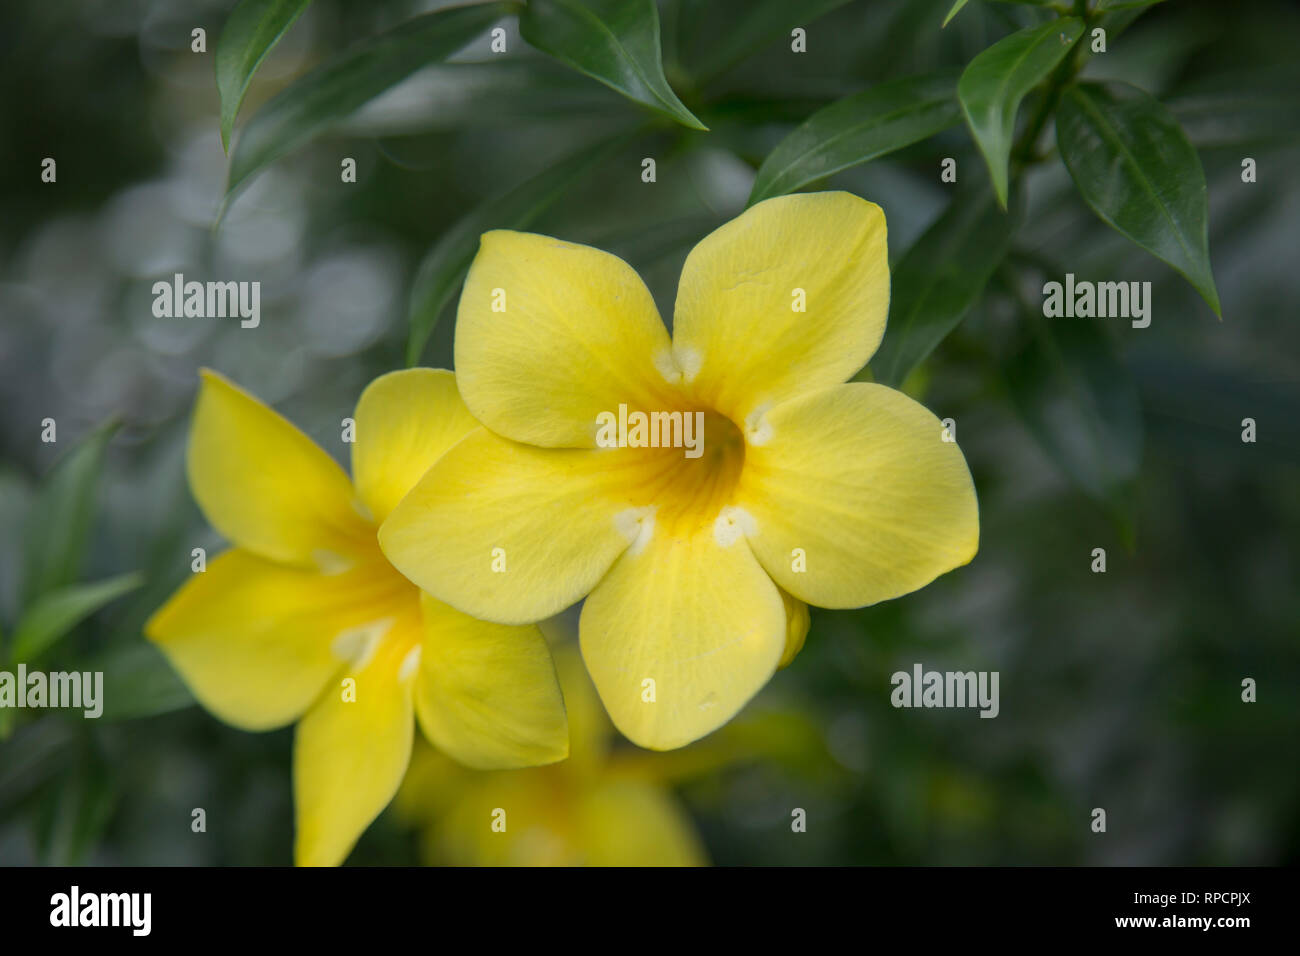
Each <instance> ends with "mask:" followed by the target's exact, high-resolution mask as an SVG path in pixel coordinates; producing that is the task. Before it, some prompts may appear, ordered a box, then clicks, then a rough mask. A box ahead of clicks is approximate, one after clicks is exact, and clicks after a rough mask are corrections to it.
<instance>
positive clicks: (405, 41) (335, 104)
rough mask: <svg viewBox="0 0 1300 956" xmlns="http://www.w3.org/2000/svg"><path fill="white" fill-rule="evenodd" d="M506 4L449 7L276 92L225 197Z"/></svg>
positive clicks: (477, 30) (243, 140) (244, 138)
mask: <svg viewBox="0 0 1300 956" xmlns="http://www.w3.org/2000/svg"><path fill="white" fill-rule="evenodd" d="M512 9H513V7H512V5H511V4H509V3H505V2H502V3H480V4H475V5H473V6H467V7H450V8H447V9H443V10H437V11H435V12H433V13H426V14H423V15H422V16H418V17H414V18H412V19H410V20H407V21H406V22H404V23H401V24H399V25H398V26H396V27H394V28H393V29H391V30H388V31H385V32H384V33H381V34H379V35H378V36H374V37H371V38H370V39H368V40H365V41H363V42H361V43H359V44H357V45H356V46H354V47H353V48H352V49H350V50H348V51H347V52H345V53H344V54H342V55H341V56H339V57H337V58H336V59H334V60H332V61H330V62H329V63H327V64H325V65H324V66H321V67H319V68H317V69H315V70H313V71H312V72H310V73H308V74H307V75H306V76H304V77H302V78H301V79H299V80H296V81H295V82H294V83H293V84H292V85H291V86H289V87H288V88H287V89H285V90H284V91H283V92H281V93H280V94H279V95H278V96H276V97H275V98H274V99H272V100H271V101H270V102H268V103H267V104H266V105H265V106H263V107H262V108H261V109H260V110H258V111H257V113H256V114H254V116H253V118H252V119H251V120H249V121H248V124H247V125H246V126H245V127H244V130H243V133H242V134H241V135H240V137H239V142H237V143H236V144H235V149H234V152H233V153H232V154H231V158H230V182H229V185H228V186H227V190H226V193H227V195H226V201H227V203H228V202H229V201H230V198H231V196H232V195H233V194H234V193H235V192H236V191H237V190H238V189H239V187H240V186H242V185H243V184H244V183H245V182H247V180H248V179H249V178H250V177H252V176H253V175H254V174H255V173H258V172H260V171H261V170H262V169H264V168H265V167H266V166H268V165H270V164H271V163H273V162H274V161H275V160H277V159H279V158H280V157H281V156H284V155H285V154H287V153H291V152H293V151H294V150H295V149H298V148H299V147H301V146H303V145H305V144H306V143H308V142H310V141H311V140H312V139H313V138H315V137H316V136H317V135H319V134H320V133H322V132H324V131H325V130H327V129H329V128H330V127H332V126H333V125H334V124H336V123H338V122H339V121H341V120H344V119H347V118H348V117H349V116H351V115H352V114H353V113H355V112H356V111H357V110H358V109H360V108H361V107H362V106H364V105H365V104H366V103H367V102H369V101H370V100H372V99H374V98H375V97H376V96H378V95H379V94H380V93H382V92H384V90H386V89H388V88H389V87H392V86H395V85H396V84H398V83H399V82H401V81H402V80H404V79H406V78H407V77H408V76H410V75H411V74H412V73H414V72H415V71H416V70H418V69H420V68H421V67H424V66H428V65H429V64H431V63H438V62H440V61H442V60H445V59H446V58H447V57H449V56H451V54H453V53H455V52H456V51H458V50H460V49H461V48H462V47H463V46H465V44H467V43H469V42H470V41H471V40H473V39H474V38H475V37H477V36H478V35H479V34H481V33H482V32H483V31H484V30H486V29H487V28H488V27H490V26H491V25H492V24H493V23H495V22H496V21H498V20H500V19H501V18H502V17H503V16H505V15H506V14H508V13H509V12H510V11H511V10H512Z"/></svg>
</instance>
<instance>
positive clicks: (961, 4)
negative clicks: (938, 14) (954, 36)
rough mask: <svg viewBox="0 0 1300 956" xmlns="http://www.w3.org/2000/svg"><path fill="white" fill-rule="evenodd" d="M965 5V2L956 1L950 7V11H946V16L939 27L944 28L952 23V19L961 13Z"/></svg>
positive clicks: (961, 0)
mask: <svg viewBox="0 0 1300 956" xmlns="http://www.w3.org/2000/svg"><path fill="white" fill-rule="evenodd" d="M966 3H967V0H957V2H956V3H954V4H953V5H952V9H951V10H949V11H948V15H947V16H946V17H944V18H943V23H942V24H941V25H940V26H941V27H946V26H947V25H948V24H949V23H950V22H952V18H953V17H955V16H956V15H957V14H959V13H961V8H962V7H964V6H966Z"/></svg>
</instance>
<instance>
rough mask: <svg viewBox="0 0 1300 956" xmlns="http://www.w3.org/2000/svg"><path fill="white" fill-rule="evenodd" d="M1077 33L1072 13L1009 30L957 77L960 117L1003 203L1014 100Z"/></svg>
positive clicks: (1050, 66) (1080, 26)
mask: <svg viewBox="0 0 1300 956" xmlns="http://www.w3.org/2000/svg"><path fill="white" fill-rule="evenodd" d="M1082 33H1083V21H1082V20H1080V19H1078V18H1077V17H1064V18H1062V19H1060V20H1051V21H1048V22H1047V23H1044V24H1041V25H1039V26H1036V27H1029V28H1028V29H1025V30H1021V31H1020V32H1019V33H1013V34H1011V36H1009V37H1004V38H1003V39H1001V40H999V41H998V42H997V43H995V44H993V45H992V46H991V47H989V48H988V49H987V50H984V51H983V52H982V53H980V54H978V55H977V56H976V57H975V59H973V60H971V61H970V63H968V64H967V66H966V69H965V71H963V73H962V75H961V79H960V80H959V81H958V82H957V97H958V99H959V100H961V108H962V111H963V112H964V113H965V114H966V122H967V124H968V125H969V126H970V131H971V135H972V136H974V138H975V145H977V146H978V147H979V149H980V152H981V153H982V154H983V155H984V161H985V162H986V163H988V166H989V174H990V175H991V176H992V177H993V189H994V191H995V192H996V193H997V196H998V203H999V204H1000V205H1001V206H1002V208H1004V209H1005V208H1006V205H1007V166H1008V164H1009V163H1010V160H1011V142H1012V139H1013V138H1014V136H1015V132H1016V113H1017V112H1018V111H1019V110H1020V101H1021V100H1023V99H1024V98H1025V94H1026V93H1028V92H1029V91H1030V90H1032V89H1033V88H1034V87H1035V86H1037V85H1038V84H1039V83H1041V82H1042V81H1043V80H1045V79H1046V78H1047V75H1048V74H1049V73H1051V72H1052V70H1053V69H1055V68H1056V67H1057V66H1058V65H1059V64H1060V62H1061V61H1062V60H1064V59H1065V57H1066V55H1067V54H1068V53H1069V52H1070V50H1072V49H1073V48H1074V44H1075V43H1076V42H1077V41H1078V39H1079V37H1080V35H1081V34H1082Z"/></svg>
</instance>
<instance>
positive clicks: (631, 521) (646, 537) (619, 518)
mask: <svg viewBox="0 0 1300 956" xmlns="http://www.w3.org/2000/svg"><path fill="white" fill-rule="evenodd" d="M614 527H615V528H617V529H618V533H619V534H621V535H622V536H623V537H625V538H627V540H628V541H629V542H631V545H630V547H628V549H627V553H628V554H640V553H641V552H642V551H644V550H645V549H646V545H648V544H649V543H650V539H651V538H652V537H654V533H655V508H654V506H653V505H650V506H648V507H645V508H628V509H627V510H625V511H620V512H619V513H618V514H616V515H614Z"/></svg>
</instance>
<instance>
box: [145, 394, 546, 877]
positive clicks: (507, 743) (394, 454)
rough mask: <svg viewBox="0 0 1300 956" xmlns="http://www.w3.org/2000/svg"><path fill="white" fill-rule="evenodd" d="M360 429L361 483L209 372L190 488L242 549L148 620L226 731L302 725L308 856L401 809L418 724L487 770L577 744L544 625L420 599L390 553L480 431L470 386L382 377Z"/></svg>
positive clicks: (299, 774) (348, 841) (361, 413)
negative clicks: (441, 471) (431, 488)
mask: <svg viewBox="0 0 1300 956" xmlns="http://www.w3.org/2000/svg"><path fill="white" fill-rule="evenodd" d="M353 420H354V422H355V442H354V443H353V445H352V472H353V479H354V480H353V481H352V482H350V481H349V480H348V478H347V475H346V474H344V472H343V470H342V469H341V468H340V467H339V466H338V465H337V464H336V463H335V462H334V461H333V459H331V458H330V457H329V456H328V455H327V454H326V453H325V452H324V451H323V450H321V449H320V448H319V447H318V446H317V445H315V444H314V443H313V442H312V441H311V440H310V439H309V438H307V436H306V435H304V434H303V433H302V432H300V431H298V429H296V428H295V427H294V426H293V425H291V424H290V423H289V422H288V421H286V420H285V419H284V418H282V417H281V416H280V415H278V414H276V413H275V412H274V411H272V410H271V409H270V408H268V407H267V406H266V405H264V404H262V403H261V402H259V401H258V400H257V399H255V398H253V397H252V396H251V395H249V394H248V393H246V392H244V391H242V390H241V389H239V388H238V387H236V386H235V385H233V384H232V383H230V382H229V381H227V380H226V379H224V378H222V377H221V376H219V375H217V374H215V373H213V372H208V371H205V372H204V373H203V381H202V385H201V388H200V392H199V398H198V404H197V407H196V409H195V412H194V423H193V428H192V431H191V433H190V442H189V449H188V458H187V468H188V472H189V481H190V487H191V489H192V490H193V492H194V497H195V499H196V500H197V501H198V503H199V507H200V508H202V509H203V513H204V514H205V515H206V516H207V518H208V520H209V521H210V522H211V523H212V525H213V527H215V528H216V529H217V530H218V531H219V532H221V534H222V535H223V536H225V537H226V538H228V539H229V540H230V541H231V542H232V543H233V544H234V547H233V548H232V549H231V550H229V551H226V552H224V553H223V554H221V555H220V556H218V557H216V558H214V559H213V560H211V561H210V562H208V564H207V569H206V570H205V571H203V572H202V573H196V574H194V576H193V577H192V578H191V579H190V580H189V581H188V582H187V583H186V584H185V585H184V586H182V587H181V588H180V590H178V591H177V592H176V594H174V595H173V596H172V598H171V599H170V600H169V601H168V602H167V603H166V604H165V605H164V606H163V607H162V608H160V609H159V610H158V611H157V612H156V613H155V614H154V616H153V617H152V618H151V619H150V620H149V622H148V624H147V625H146V626H145V633H146V634H147V635H148V636H149V638H150V639H151V640H153V641H155V642H156V643H157V644H158V646H159V647H160V648H161V649H162V650H163V652H164V653H165V654H166V655H167V657H168V658H169V659H170V660H171V662H172V664H173V666H175V668H176V669H177V670H178V671H179V672H180V674H181V675H182V677H183V678H184V679H185V682H186V683H187V684H188V685H189V687H190V689H191V690H192V691H193V692H194V695H195V696H196V697H197V698H198V699H199V701H200V702H201V703H202V704H203V705H204V706H205V707H207V708H208V710H210V711H212V713H214V714H215V715H216V716H218V717H220V718H221V719H222V720H224V721H226V722H227V723H230V724H233V725H234V726H236V727H240V728H243V729H246V730H267V729H270V728H273V727H279V726H283V725H285V724H289V723H292V722H293V721H299V722H298V726H297V730H296V735H295V738H294V760H293V778H294V802H295V812H296V816H297V838H296V841H295V847H294V857H295V859H296V861H297V862H298V863H299V864H303V865H333V864H337V863H341V862H342V861H343V859H344V858H345V857H346V856H347V854H348V852H349V851H350V850H351V848H352V846H353V844H354V843H355V842H356V840H357V838H358V837H359V836H360V835H361V833H362V832H363V831H364V830H365V828H366V827H367V826H369V825H370V822H371V821H372V820H374V818H375V817H376V816H377V815H378V814H379V812H380V811H381V810H383V808H384V807H385V806H386V805H387V804H388V802H389V801H390V800H391V799H392V797H393V794H394V793H395V792H396V791H397V787H398V785H399V783H400V782H401V780H402V776H403V774H404V773H405V772H406V768H407V764H408V762H409V760H410V754H411V744H412V737H413V729H412V728H413V725H414V722H415V720H416V719H418V720H419V723H420V727H421V729H422V730H423V731H424V734H425V736H427V737H428V738H429V740H430V741H432V742H433V743H434V744H435V745H436V746H437V747H439V748H441V749H442V750H443V751H444V752H445V753H447V754H449V755H450V756H452V757H454V758H455V759H456V760H459V761H461V762H463V763H466V764H469V765H471V766H475V767H484V768H496V767H519V766H530V765H534V764H543V763H549V762H552V761H555V760H561V759H563V758H564V757H565V756H566V755H567V753H568V725H567V721H566V718H565V714H564V704H563V699H562V697H561V695H560V689H559V684H558V681H557V679H556V676H555V669H554V665H553V664H552V662H551V658H550V652H549V650H548V649H547V647H546V642H545V640H544V639H543V638H542V636H541V633H540V632H539V631H538V630H537V628H536V627H510V626H503V625H501V624H489V623H485V622H483V621H477V620H474V619H473V618H471V617H467V616H466V615H464V614H462V613H460V612H459V611H456V610H454V609H453V608H450V607H448V606H447V605H445V604H443V603H441V602H439V601H437V600H435V599H434V598H432V597H430V596H429V595H427V594H423V593H421V592H420V591H419V589H417V588H416V587H415V586H414V585H413V584H411V582H410V581H408V580H407V579H406V578H404V577H402V576H401V575H400V574H398V573H397V571H396V570H394V569H393V567H392V566H391V565H389V563H388V562H387V561H386V560H385V559H384V556H383V554H382V553H381V552H380V550H379V545H378V542H377V540H376V528H377V526H378V525H379V523H380V522H382V521H383V520H384V518H385V517H387V515H388V514H389V512H390V511H392V509H393V507H394V506H395V505H396V504H397V503H398V502H399V501H400V500H401V499H402V496H403V495H404V494H406V492H407V490H408V489H410V487H411V486H412V485H414V484H415V482H416V480H417V479H418V478H419V477H420V476H421V475H422V474H423V473H424V472H425V470H426V469H427V468H428V467H429V466H430V465H432V464H433V463H434V462H435V461H436V460H437V459H438V458H439V457H440V456H441V455H442V454H443V452H444V451H446V450H447V449H448V448H450V447H452V446H453V445H455V444H456V442H458V441H459V440H460V439H461V438H463V437H464V436H465V435H467V434H469V433H471V432H473V431H475V430H478V426H477V424H476V423H475V421H474V419H473V418H472V417H471V416H470V415H469V413H468V412H467V411H466V410H465V407H464V405H463V404H462V402H461V400H460V397H459V396H458V394H457V392H456V382H455V378H454V376H453V375H452V374H451V373H450V372H447V371H444V370H434V369H411V370H408V371H404V372H394V373H392V374H389V375H384V376H382V377H381V378H378V379H376V380H375V381H374V382H373V383H371V385H370V386H369V387H368V388H367V389H366V390H365V392H364V393H363V394H362V396H361V400H360V402H359V403H358V405H357V409H356V412H355V413H354V416H353ZM354 484H355V487H354ZM299 718H301V720H299Z"/></svg>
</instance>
